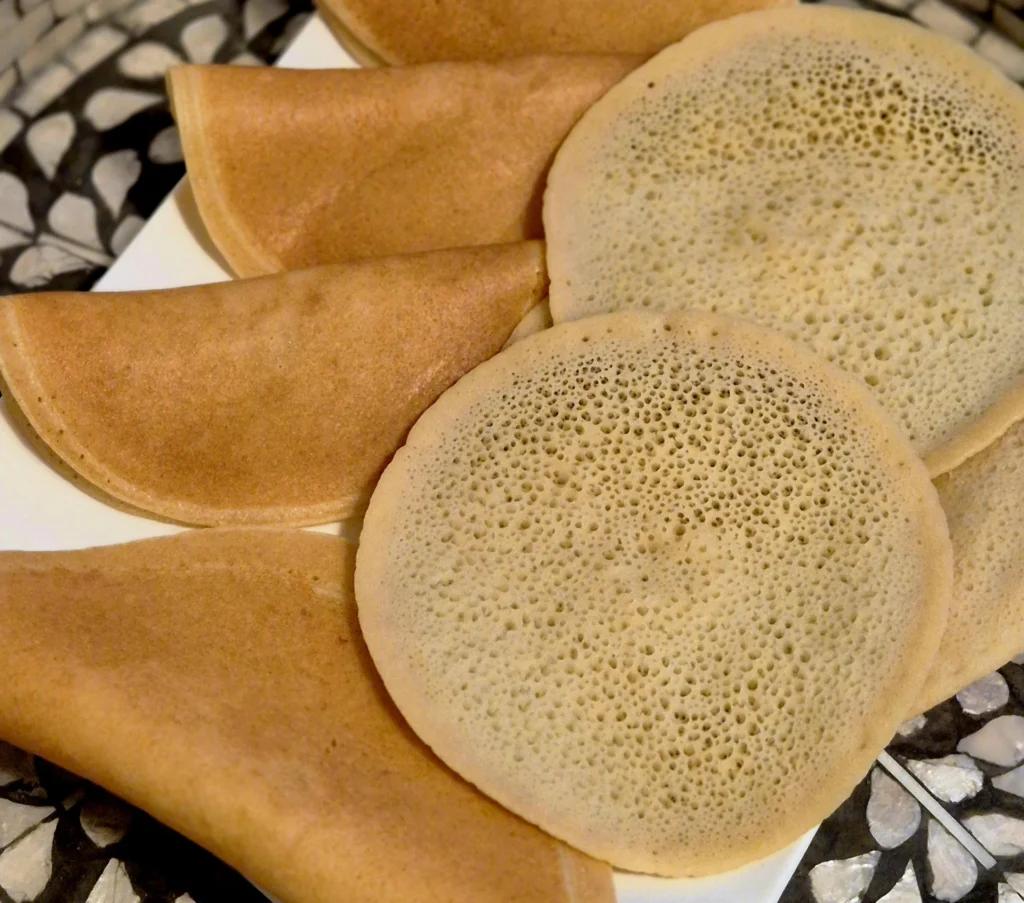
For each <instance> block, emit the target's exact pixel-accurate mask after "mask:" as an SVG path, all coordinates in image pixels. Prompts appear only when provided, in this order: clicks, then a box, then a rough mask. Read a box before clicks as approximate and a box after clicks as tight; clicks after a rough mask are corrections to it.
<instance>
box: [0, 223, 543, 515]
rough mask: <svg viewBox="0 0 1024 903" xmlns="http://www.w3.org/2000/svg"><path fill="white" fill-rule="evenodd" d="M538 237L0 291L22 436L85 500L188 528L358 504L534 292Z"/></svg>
mask: <svg viewBox="0 0 1024 903" xmlns="http://www.w3.org/2000/svg"><path fill="white" fill-rule="evenodd" d="M545 291H546V276H545V270H544V261H543V249H542V248H541V246H540V244H539V243H537V242H526V243H520V244H515V245H503V246H493V247H486V248H469V249H464V250H455V251H439V252H433V253H429V254H422V255H408V256H404V257H395V258H383V259H378V260H368V261H361V262H357V263H351V264H345V265H339V266H334V267H324V268H318V269H313V270H307V271H301V272H295V273H288V274H284V275H280V276H273V277H266V278H262V279H257V280H250V281H242V282H229V283H222V284H215V285H207V286H199V287H192V288H184V289H172V290H163V291H147V292H132V293H111V294H103V293H88V294H86V293H82V294H74V293H48V294H47V293H44V294H37V295H25V296H13V297H8V298H4V299H2V300H0V378H2V381H3V383H4V385H5V387H6V390H7V391H9V393H10V395H12V396H13V398H14V400H15V401H16V403H17V408H16V411H17V414H18V418H19V419H20V420H21V422H22V423H23V425H24V426H25V427H27V428H26V430H25V432H26V434H27V435H28V436H29V437H30V438H31V439H33V440H34V441H36V443H37V444H38V443H43V444H45V446H46V448H47V449H49V450H50V451H51V452H52V454H53V455H55V456H56V457H57V458H58V459H59V461H60V462H61V464H62V469H64V470H65V471H66V470H70V471H72V472H73V473H74V474H76V475H77V476H78V477H79V478H81V479H82V480H85V481H87V482H88V483H90V484H92V485H93V486H95V487H96V489H97V490H98V492H99V493H100V494H101V495H102V496H104V497H107V498H112V499H114V500H115V502H116V503H118V504H123V505H125V506H128V507H130V508H132V509H134V510H141V511H145V512H149V513H152V514H155V515H157V516H159V517H162V518H164V519H169V520H173V521H178V522H183V523H191V524H202V525H226V524H227V525H253V524H274V525H285V524H288V525H298V524H315V523H326V522H329V521H332V520H338V519H341V518H346V517H350V516H353V515H357V514H359V513H361V511H362V509H363V507H365V504H366V501H367V500H368V498H369V495H370V491H371V490H372V487H373V485H374V483H375V481H376V479H377V477H378V475H379V474H380V472H381V471H382V469H383V467H384V465H385V464H386V463H387V461H388V460H389V458H390V457H391V455H392V454H393V453H394V451H395V450H396V449H397V448H398V447H399V446H400V445H401V443H402V442H403V440H404V438H405V435H406V433H407V431H408V429H409V427H410V426H411V425H412V424H413V423H414V422H415V420H416V418H417V417H418V416H419V415H420V413H421V412H422V411H423V410H424V409H425V408H426V407H427V406H429V405H430V404H431V403H432V402H433V401H434V399H435V398H437V396H438V395H439V394H440V393H441V392H442V391H443V390H444V389H446V388H447V387H448V386H450V385H451V384H452V383H453V382H454V381H455V380H456V379H458V378H459V377H460V376H461V375H462V374H463V373H465V372H466V371H467V370H469V369H471V368H472V367H474V366H476V364H478V363H479V362H480V361H482V360H485V359H487V358H488V357H490V356H491V355H493V354H495V353H497V352H498V351H499V350H500V348H501V347H502V345H503V344H504V343H505V342H506V340H508V339H509V338H510V336H511V335H512V334H513V331H514V330H516V329H517V327H518V328H520V329H526V328H528V327H529V324H530V323H531V322H532V318H529V317H527V318H526V324H525V325H522V326H520V324H521V321H523V319H524V316H525V315H527V314H528V313H529V312H530V311H532V310H533V309H534V308H535V307H536V306H537V305H538V304H539V303H540V302H541V300H542V299H543V297H544V295H545Z"/></svg>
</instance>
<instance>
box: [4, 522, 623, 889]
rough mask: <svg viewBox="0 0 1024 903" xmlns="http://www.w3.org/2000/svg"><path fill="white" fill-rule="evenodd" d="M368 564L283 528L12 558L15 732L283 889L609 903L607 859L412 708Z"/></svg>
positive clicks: (10, 657) (8, 718)
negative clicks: (370, 631)
mask: <svg viewBox="0 0 1024 903" xmlns="http://www.w3.org/2000/svg"><path fill="white" fill-rule="evenodd" d="M353 559H354V546H352V545H350V544H348V543H345V542H343V541H342V540H340V539H338V538H336V537H330V536H325V535H322V534H315V533H307V532H302V531H275V530H207V531H190V532H186V533H184V534H181V535H179V536H175V537H171V538H167V539H158V540H148V541H143V542H137V543H130V544H127V545H123V546H113V547H107V548H99V549H90V550H87V551H77V552H46V553H39V552H35V553H20V552H2V553H0V623H2V624H3V635H4V650H5V657H6V658H5V661H6V663H7V666H8V669H9V670H8V672H7V674H6V676H5V679H4V681H3V686H2V687H0V736H2V737H3V738H4V739H6V740H8V741H10V742H13V743H16V744H17V745H19V746H21V747H23V748H25V749H28V750H30V751H32V752H33V753H35V754H37V755H41V756H43V757H45V758H47V759H49V760H50V761H53V762H56V763H57V764H59V765H61V766H63V767H64V768H68V769H70V770H71V771H73V772H75V773H76V774H79V775H81V776H83V777H85V778H88V779H89V780H92V781H94V782H95V783H97V784H99V785H100V786H102V787H105V788H107V789H108V790H110V791H112V792H114V793H116V794H118V795H119V796H122V797H123V798H125V799H126V800H128V801H129V802H131V803H133V804H134V805H137V806H139V807H140V808H142V809H144V810H145V811H147V812H149V813H151V814H152V815H153V816H154V817H156V818H157V819H158V820H160V821H162V822H164V823H165V824H167V825H169V826H170V827H172V828H174V829H175V830H177V831H179V832H180V833H182V834H184V835H185V836H187V837H189V838H191V839H192V840H193V841H195V842H197V843H199V844H200V845H202V846H204V847H206V848H207V849H209V850H210V851H212V852H213V853H214V854H215V855H217V856H219V857H220V858H221V859H223V860H224V861H225V862H227V863H228V864H229V865H231V866H233V867H235V868H237V869H238V870H239V871H240V872H241V873H242V874H243V875H245V876H246V877H247V878H249V879H250V880H251V881H253V882H254V883H255V884H257V885H258V886H260V887H262V888H263V889H264V890H266V891H268V892H269V893H272V894H273V895H274V896H275V897H277V898H278V899H279V900H281V901H283V903H338V901H342V900H343V901H346V903H409V901H413V900H415V901H417V903H458V901H464V903H507V901H509V900H517V901H523V903H614V899H615V896H614V892H613V889H612V878H611V870H610V869H609V867H608V866H607V865H604V864H603V863H597V862H594V861H593V860H590V859H588V858H586V857H585V856H583V855H582V854H580V853H577V852H576V851H574V850H571V849H569V848H568V847H565V846H564V845H562V844H561V843H559V842H557V841H555V840H554V839H552V838H550V837H549V836H547V835H546V834H543V833H542V832H541V831H539V830H537V829H536V828H534V827H533V826H531V825H528V824H527V823H525V822H523V821H520V820H519V819H518V818H517V817H515V816H513V815H512V814H510V813H508V812H507V811H505V810H503V809H501V808H500V807H499V806H497V805H496V804H495V803H493V802H492V801H490V800H489V799H487V798H486V797H484V796H483V795H481V794H480V793H479V792H477V791H476V790H475V789H474V788H472V787H471V786H470V785H469V784H466V783H465V782H463V781H462V780H461V779H460V778H458V777H457V776H456V775H454V774H452V773H451V772H450V771H448V769H447V768H445V767H444V766H443V765H442V764H441V763H440V762H439V761H438V760H437V759H436V758H435V757H434V756H433V755H432V754H431V753H430V751H429V750H428V749H427V748H426V747H425V746H424V745H423V744H422V743H421V742H419V741H418V740H417V738H416V737H415V735H414V734H413V733H412V731H410V730H409V728H408V727H407V726H406V725H405V723H404V722H403V721H402V720H401V717H400V716H399V715H398V713H397V711H396V710H395V708H394V706H393V705H392V703H391V701H390V700H389V699H388V697H387V695H386V693H385V691H384V689H383V687H382V686H381V683H380V680H379V678H378V677H377V674H376V672H375V671H374V669H373V665H372V662H371V661H370V658H369V656H368V654H367V653H366V650H365V647H364V645H363V641H362V638H361V636H360V634H359V630H358V625H357V620H356V613H355V606H354V603H353V600H352V589H351V583H352V568H353Z"/></svg>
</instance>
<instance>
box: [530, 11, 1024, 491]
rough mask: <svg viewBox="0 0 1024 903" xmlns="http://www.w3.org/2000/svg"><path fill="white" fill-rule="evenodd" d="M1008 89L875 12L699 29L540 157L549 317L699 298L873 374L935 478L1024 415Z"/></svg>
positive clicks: (783, 15) (1019, 179)
mask: <svg viewBox="0 0 1024 903" xmlns="http://www.w3.org/2000/svg"><path fill="white" fill-rule="evenodd" d="M1022 200H1024V91H1022V90H1021V89H1020V88H1019V87H1018V86H1016V85H1013V84H1011V83H1010V82H1009V81H1007V80H1006V79H1005V78H1003V77H1002V76H1001V75H1000V74H999V73H997V72H996V70H995V69H994V68H992V67H991V66H989V65H988V64H987V63H985V62H984V61H983V60H982V59H981V58H980V57H977V56H976V55H974V54H973V53H971V52H970V51H969V50H968V49H966V48H964V47H961V46H959V45H957V44H955V43H953V42H952V41H949V40H947V39H945V38H943V37H941V36H939V35H935V34H932V33H929V32H927V31H925V30H924V29H923V28H920V27H918V26H916V25H914V24H912V23H909V22H905V21H900V20H896V19H893V18H891V17H888V16H883V15H878V14H872V13H866V12H856V11H850V10H843V9H831V8H824V7H803V8H796V9H792V10H771V11H765V12H759V13H752V14H749V15H744V16H738V17H735V18H732V19H729V20H726V21H723V22H719V23H716V24H713V25H710V26H707V27H705V28H703V29H701V30H699V31H698V32H695V33H694V34H693V35H692V36H690V37H688V38H686V39H685V40H684V41H682V42H681V43H679V44H677V45H675V46H674V47H672V48H669V49H668V50H666V51H664V52H663V53H662V54H660V55H659V56H657V57H656V58H655V59H654V60H652V61H651V62H649V63H648V64H646V65H645V66H643V67H641V68H640V69H638V70H637V71H636V72H634V73H633V74H632V75H630V76H629V77H628V78H626V79H625V80H624V81H623V82H622V83H620V84H619V85H618V86H616V87H615V88H614V89H613V90H612V91H610V92H609V93H608V94H607V95H606V96H605V97H604V98H603V99H602V100H601V101H599V102H598V103H597V104H596V105H594V106H593V107H592V108H591V109H590V110H589V111H588V113H587V114H586V115H585V116H584V117H583V118H582V119H581V121H580V123H579V124H578V125H577V126H576V127H575V128H574V130H573V131H572V133H570V135H569V137H568V139H567V140H566V142H565V143H564V145H563V146H562V148H561V150H560V151H559V154H558V157H557V159H556V162H555V164H554V166H553V168H552V171H551V176H550V179H549V183H548V188H547V192H546V195H545V209H544V217H545V228H546V233H547V237H548V257H549V267H550V270H551V277H552V286H551V310H552V316H553V317H554V319H555V322H561V321H565V320H571V319H578V318H580V317H584V316H588V315H591V314H594V313H600V312H606V311H611V310H618V309H637V310H645V309H647V310H655V311H657V310H672V309H678V308H689V307H700V308H707V309H710V310H712V311H720V312H725V313H732V314H735V315H739V316H742V317H745V318H749V319H753V320H755V321H757V322H760V323H762V324H764V325H767V326H770V327H773V328H777V329H780V330H782V331H783V332H785V333H786V334H788V335H789V336H790V337H792V338H794V339H797V340H800V341H802V342H804V343H806V344H808V345H810V346H811V347H812V348H814V349H815V350H816V351H817V352H818V353H819V354H821V355H823V356H825V357H827V358H828V359H829V360H831V361H834V362H835V363H837V364H839V365H840V366H841V367H843V368H844V369H845V370H847V371H848V372H850V373H852V374H854V375H856V376H857V377H859V378H860V379H862V380H863V381H864V382H865V383H866V384H867V385H868V386H870V387H871V389H872V391H873V392H874V394H875V395H876V397H877V398H878V399H879V400H880V401H881V402H882V404H883V406H884V407H885V408H886V409H887V410H888V411H889V412H890V414H892V415H893V416H894V417H895V418H896V419H897V420H898V421H899V422H900V424H901V425H902V426H903V428H904V429H905V430H906V432H907V434H908V435H909V436H910V438H911V440H912V442H913V443H914V446H915V448H916V449H917V450H918V451H919V452H920V453H921V454H922V455H923V456H924V457H925V459H926V463H927V464H928V466H929V469H930V471H931V472H932V474H933V476H934V475H937V474H939V473H942V472H944V471H946V470H948V469H950V468H951V467H953V466H955V465H956V464H958V463H960V461H962V460H964V459H965V458H966V457H968V456H969V455H970V454H974V453H976V452H977V451H980V450H981V449H982V448H984V447H985V446H986V445H987V444H989V443H990V442H991V441H992V440H993V439H995V438H996V437H997V436H998V435H999V434H1000V433H1001V432H1003V431H1004V430H1005V429H1006V428H1007V427H1008V426H1009V425H1010V424H1011V423H1012V422H1014V420H1016V419H1017V418H1018V417H1019V416H1020V415H1021V414H1022V413H1024V382H1022V373H1024V303H1022V302H1024V296H1022V290H1021V286H1022V285H1024V213H1022Z"/></svg>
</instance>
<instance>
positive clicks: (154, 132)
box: [0, 0, 311, 294]
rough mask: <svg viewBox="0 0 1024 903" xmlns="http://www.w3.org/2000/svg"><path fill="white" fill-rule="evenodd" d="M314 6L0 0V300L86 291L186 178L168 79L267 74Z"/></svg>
mask: <svg viewBox="0 0 1024 903" xmlns="http://www.w3.org/2000/svg"><path fill="white" fill-rule="evenodd" d="M310 9H311V2H310V0H297V2H296V0H292V2H291V3H290V5H289V4H288V3H286V0H0V291H2V292H4V293H8V294H9V293H12V292H24V291H30V290H41V289H84V288H88V287H89V286H91V285H92V283H93V282H95V280H96V279H98V278H99V276H100V275H102V273H103V272H104V270H105V269H106V268H107V267H109V266H110V264H111V263H112V262H113V260H114V258H115V257H116V256H117V255H118V254H119V253H120V252H121V251H122V250H123V249H124V248H125V246H126V245H127V244H128V242H129V241H131V239H132V238H133V237H134V235H135V233H136V232H138V230H139V229H140V228H141V227H142V225H143V223H144V222H145V220H146V219H147V218H148V217H149V216H150V215H151V214H152V213H153V211H154V209H155V208H156V206H157V204H159V203H160V201H161V200H162V199H163V198H164V196H165V195H166V194H167V193H168V192H169V191H170V189H171V188H173V187H174V185H175V184H176V183H177V182H178V180H179V179H180V178H181V177H182V175H183V174H184V171H185V170H184V164H183V163H182V155H181V145H180V143H179V141H178V135H177V131H176V129H175V128H174V123H173V121H172V119H171V116H170V113H169V111H168V107H167V96H166V92H165V89H164V75H165V73H166V71H167V69H168V68H169V67H170V66H173V65H175V64H177V63H182V62H194V63H210V62H217V63H236V64H239V65H262V64H264V63H266V62H269V61H272V60H273V59H275V58H276V57H277V55H278V54H279V53H280V52H281V50H282V48H283V47H284V46H285V45H286V44H287V42H288V41H289V39H290V38H291V36H292V35H294V33H295V31H296V29H297V28H298V27H300V26H301V25H302V22H303V21H304V20H305V18H306V16H307V15H308V14H309V11H310Z"/></svg>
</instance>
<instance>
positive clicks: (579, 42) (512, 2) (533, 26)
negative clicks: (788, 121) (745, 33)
mask: <svg viewBox="0 0 1024 903" xmlns="http://www.w3.org/2000/svg"><path fill="white" fill-rule="evenodd" d="M794 2H795V0H643V2H641V3H637V2H635V0H441V2H439V0H317V6H318V7H319V9H320V12H321V14H322V15H323V17H324V20H325V21H326V22H327V24H328V26H329V27H330V28H331V30H332V31H333V32H334V33H335V34H336V35H337V36H338V39H339V40H340V41H341V43H342V44H343V45H344V46H345V48H346V49H348V50H349V52H350V53H352V55H353V56H354V57H355V58H356V59H358V60H360V61H363V60H373V61H376V60H380V61H383V62H386V63H400V64H406V63H428V62H432V61H434V60H489V59H498V58H501V57H511V56H521V55H525V54H531V53H639V54H646V55H650V54H652V53H656V52H657V51H658V50H661V49H662V48H663V47H666V46H667V45H669V44H672V43H674V42H675V41H678V40H679V39H680V38H682V37H684V36H685V35H687V34H689V33H690V32H691V31H693V30H694V29H695V28H699V27H700V26H701V25H705V24H706V23H708V22H713V21H714V20H716V19H723V18H726V17H727V16H733V15H736V14H737V13H743V12H749V11H750V10H754V9H763V8H765V7H770V6H789V5H793V3H794Z"/></svg>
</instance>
